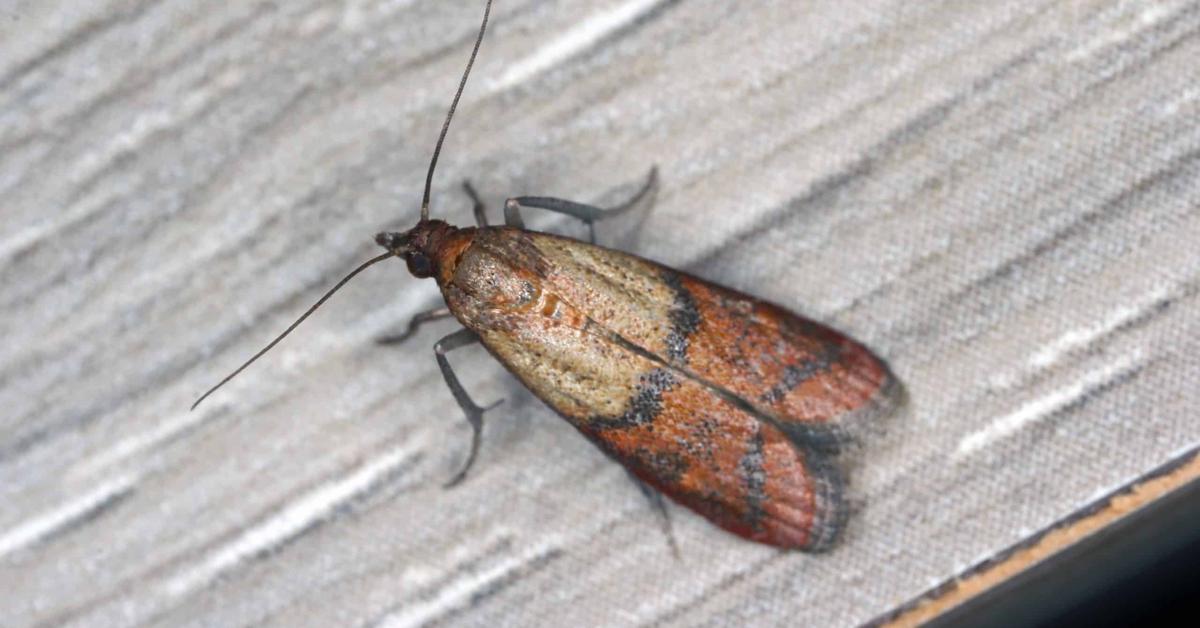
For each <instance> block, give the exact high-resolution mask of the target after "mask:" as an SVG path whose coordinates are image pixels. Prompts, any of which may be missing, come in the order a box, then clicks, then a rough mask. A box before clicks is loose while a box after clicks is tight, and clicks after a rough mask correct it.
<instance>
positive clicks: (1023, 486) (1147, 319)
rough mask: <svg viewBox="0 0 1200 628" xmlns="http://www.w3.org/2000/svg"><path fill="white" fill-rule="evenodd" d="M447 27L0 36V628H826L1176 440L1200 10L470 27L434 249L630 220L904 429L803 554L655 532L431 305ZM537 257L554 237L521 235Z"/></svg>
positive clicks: (1192, 337) (1188, 421)
mask: <svg viewBox="0 0 1200 628" xmlns="http://www.w3.org/2000/svg"><path fill="white" fill-rule="evenodd" d="M481 13H482V5H481V4H480V3H477V2H445V1H441V2H435V1H432V0H391V1H384V0H380V1H377V2H376V1H369V0H367V1H359V0H352V1H348V2H340V3H339V2H312V1H299V2H287V3H269V2H237V3H227V4H223V5H219V6H218V5H213V4H200V3H194V2H186V1H182V0H138V1H119V0H108V1H102V2H91V3H76V2H65V1H56V0H46V1H39V2H27V1H20V0H18V1H17V2H15V3H14V2H9V3H6V4H3V5H0V198H2V199H3V201H2V202H0V260H2V262H0V283H2V285H3V286H4V289H3V291H2V292H0V337H2V338H3V339H4V342H3V343H0V408H2V410H0V491H2V494H0V497H2V500H0V624H2V625H4V626H35V625H79V626H96V625H114V626H127V625H146V624H152V625H163V626H181V625H222V626H241V625H279V626H302V625H312V626H328V625H347V626H359V625H386V626H413V625H426V624H436V625H481V626H482V625H487V626H495V625H537V624H546V625H551V624H557V625H589V624H603V625H648V624H657V625H714V626H716V625H745V624H746V623H747V622H753V623H755V624H760V625H794V624H796V623H798V622H801V621H803V622H805V623H811V624H813V625H853V624H856V623H860V622H864V621H869V620H871V619H873V618H879V617H885V616H887V614H888V613H889V612H890V611H892V610H894V609H896V608H898V607H901V606H902V605H904V604H905V603H907V602H910V601H911V600H914V599H916V598H917V597H918V596H920V595H922V593H924V592H926V591H928V590H930V589H934V588H936V587H937V586H938V585H939V583H943V582H946V581H947V580H949V579H951V578H953V577H954V576H955V575H956V574H960V573H964V572H967V571H969V570H970V569H971V567H972V566H973V565H977V564H979V563H980V562H981V561H986V560H987V559H988V558H989V557H992V556H994V555H996V554H997V553H998V552H1002V551H1004V550H1005V549H1006V548H1011V547H1013V546H1014V545H1015V544H1018V543H1020V542H1021V541H1022V539H1027V538H1030V537H1031V535H1034V534H1035V533H1036V532H1037V531H1039V530H1045V529H1047V528H1048V527H1050V526H1053V525H1054V524H1055V522H1057V521H1060V520H1062V519H1063V518H1065V517H1068V516H1070V515H1071V513H1073V512H1076V511H1078V510H1079V509H1080V508H1083V507H1085V506H1086V505H1088V504H1091V503H1093V502H1094V500H1095V499H1096V498H1097V496H1101V495H1106V494H1109V493H1111V492H1112V491H1113V490H1115V489H1116V488H1118V487H1121V486H1124V485H1126V484H1127V483H1129V482H1131V481H1133V480H1134V479H1135V478H1138V477H1141V476H1143V475H1144V474H1145V473H1147V472H1148V471H1150V470H1151V469H1155V468H1159V467H1161V466H1162V465H1164V464H1167V463H1168V462H1169V461H1171V460H1173V459H1176V458H1177V457H1179V456H1181V455H1183V454H1184V453H1185V452H1188V451H1190V450H1191V449H1192V448H1194V447H1195V446H1196V445H1197V444H1198V443H1200V422H1197V421H1196V419H1195V409H1196V408H1197V405H1198V404H1197V401H1198V399H1197V397H1198V396H1200V390H1198V389H1197V388H1196V387H1195V386H1194V382H1195V381H1196V379H1197V375H1200V362H1198V360H1197V358H1196V357H1195V356H1197V355H1200V352H1198V350H1200V346H1198V345H1200V333H1198V332H1200V329H1198V327H1200V316H1197V310H1198V308H1197V297H1196V292H1197V285H1198V284H1197V282H1198V281H1200V279H1198V278H1200V256H1198V255H1197V254H1196V243H1197V242H1200V130H1198V127H1200V125H1198V124H1197V122H1198V120H1200V89H1198V88H1197V87H1196V86H1197V85H1200V63H1197V61H1196V60H1197V59H1200V37H1197V35H1198V34H1200V2H1195V1H1173V2H1172V1H1167V2H1117V1H1114V0H1096V1H1085V0H1078V1H1071V2H1058V1H1043V2H1035V1H1028V2H1025V1H1004V2H996V3H978V2H948V1H943V2H920V3H913V2H903V1H901V0H874V1H869V2H854V3H835V2H810V1H804V2H796V1H794V0H780V1H778V2H755V3H729V2H718V1H716V0H711V1H706V0H686V1H683V0H674V1H671V0H601V1H593V2H583V1H582V0H548V1H514V2H509V1H506V0H498V4H497V6H496V9H495V15H494V24H493V28H492V30H491V31H490V32H489V35H488V38H487V40H486V41H485V42H484V46H483V49H482V52H481V57H480V60H479V62H478V63H477V65H476V70H475V72H476V73H475V74H474V77H473V80H472V82H471V84H470V85H469V87H468V90H467V92H466V94H465V96H464V98H463V102H462V104H461V105H460V110H459V116H458V118H457V119H456V121H455V124H454V126H453V127H452V129H451V133H450V137H449V140H448V142H447V145H446V152H445V153H444V154H443V157H442V160H441V165H440V166H439V172H438V176H437V179H436V181H435V190H434V198H433V207H434V215H435V216H438V217H443V218H445V219H447V220H450V221H452V222H456V223H460V224H461V223H467V222H469V221H470V220H471V215H470V208H469V202H468V201H467V199H466V198H465V197H464V195H463V194H462V193H461V191H460V189H459V187H458V184H459V182H460V181H461V180H462V179H463V178H464V177H470V178H471V180H472V182H473V183H474V184H475V186H476V187H477V188H478V189H479V190H480V191H481V192H482V193H483V195H484V196H485V198H486V199H487V200H488V202H489V204H490V206H491V216H492V217H493V220H494V221H498V220H499V217H500V211H499V208H500V206H501V203H502V202H503V199H504V198H505V197H506V196H514V195H520V194H541V195H555V196H563V197H568V198H574V199H577V200H581V201H585V202H595V203H601V204H603V203H607V202H612V201H614V200H616V199H619V198H621V197H623V196H624V195H625V194H627V193H629V191H631V190H632V189H633V188H634V187H635V186H636V185H637V182H639V181H640V180H641V178H642V177H643V176H644V175H645V174H646V172H647V171H648V170H649V169H650V167H651V166H653V165H655V164H657V165H658V166H659V167H660V172H661V180H662V189H661V190H660V192H659V194H658V196H657V199H656V201H655V204H654V206H653V207H652V208H650V209H648V210H646V211H644V212H641V213H639V214H637V215H634V216H628V217H624V218H622V219H621V220H620V221H618V222H617V223H616V224H612V225H605V226H602V227H601V228H600V229H599V232H600V239H601V242H602V243H605V244H607V245H610V246H614V247H619V248H621V249H623V250H628V251H631V252H634V253H637V254H640V255H643V256H646V257H650V258H652V259H655V260H658V261H661V262H664V263H668V264H671V265H674V266H677V267H681V268H685V269H687V270H690V271H692V272H694V273H697V274H700V275H702V276H704V277H706V278H709V279H712V280H716V281H719V282H722V283H725V284H728V285H731V286H733V287H735V288H738V289H742V290H745V291H747V292H750V293H753V294H756V295H759V296H762V297H764V298H768V299H771V300H774V301H776V302H778V303H781V304H783V305H785V306H787V307H790V308H792V309H795V310H797V311H800V312H802V313H805V314H808V315H811V316H814V317H817V318H820V319H822V320H825V321H828V322H831V323H833V324H835V325H837V326H838V327H840V328H842V329H844V330H846V331H847V332H849V333H851V334H853V335H854V336H855V337H857V338H859V339H861V340H863V341H864V342H866V343H867V344H869V345H870V346H872V347H873V348H874V349H876V350H877V351H878V352H879V353H881V354H882V355H884V356H886V357H887V358H889V359H890V361H891V363H892V366H893V368H894V370H895V371H896V373H897V375H898V376H899V377H900V378H901V379H902V380H903V381H904V382H905V383H906V385H907V387H908V390H909V395H910V400H911V403H910V407H909V408H908V410H907V411H906V412H905V413H902V414H900V415H898V416H896V417H894V418H893V419H891V420H890V421H889V422H888V423H887V424H886V425H885V426H884V428H885V429H884V430H883V431H882V432H881V433H879V434H874V435H871V436H870V437H869V438H867V439H865V440H866V441H867V442H865V443H864V447H863V449H862V451H861V452H859V454H858V455H856V456H855V457H856V460H854V461H851V462H854V463H855V467H854V472H853V475H852V498H853V504H854V513H853V518H852V519H851V523H850V526H849V529H848V531H847V534H846V537H845V538H844V540H843V543H842V544H841V546H839V547H838V548H837V549H836V550H835V551H833V552H831V553H829V554H826V555H821V556H817V557H814V556H809V555H804V554H796V553H780V552H776V551H774V550H771V549H769V548H765V547H761V546H756V545H753V544H749V543H746V542H744V541H741V540H739V539H737V538H734V537H731V536H729V535H727V534H724V533H722V532H721V531H719V530H717V529H716V528H714V527H712V526H711V525H709V524H707V523H706V522H705V521H703V520H702V519H700V518H699V517H697V516H694V515H692V514H691V513H689V512H687V511H685V510H683V509H680V508H674V509H673V510H672V514H673V517H674V528H675V534H676V536H677V538H678V542H679V546H680V549H681V552H682V557H681V559H678V560H677V559H675V558H674V557H673V556H672V555H671V552H670V550H669V547H668V545H667V543H666V541H665V539H664V537H663V535H662V533H661V531H660V527H659V522H658V520H657V519H656V516H655V513H654V512H653V511H652V510H651V509H650V508H649V507H648V506H647V505H646V503H645V500H644V499H643V497H642V495H641V494H640V493H639V492H638V490H637V488H635V487H634V486H633V485H632V484H631V483H630V482H629V481H628V479H627V478H626V476H625V474H624V472H623V471H622V470H621V469H620V468H619V467H617V466H615V465H614V464H612V463H611V462H609V461H608V460H606V459H605V458H604V456H603V455H602V454H601V453H600V452H598V451H597V450H595V449H594V448H593V447H592V446H590V445H589V444H588V443H587V442H585V441H584V440H583V439H582V438H581V437H580V436H579V435H578V434H577V433H575V432H574V430H573V429H572V428H570V427H569V426H568V425H567V424H566V423H564V422H563V421H561V420H560V419H559V418H557V417H556V416H555V415H553V413H551V412H550V411H549V410H547V409H546V408H545V407H543V406H542V405H540V404H539V403H538V402H536V400H533V399H532V397H531V396H530V395H529V394H528V393H526V392H524V391H523V390H521V388H520V387H519V385H518V384H517V383H516V382H515V380H513V379H512V378H511V376H509V375H507V374H506V373H504V372H503V370H502V369H501V368H500V367H499V366H498V365H496V364H495V363H494V362H492V361H491V360H489V359H488V358H487V356H486V354H484V353H483V352H482V351H472V350H464V351H462V352H458V353H456V354H454V355H453V356H452V358H451V360H452V361H453V362H454V364H455V365H456V367H457V368H458V369H459V371H460V374H461V375H462V377H463V379H464V380H465V382H466V383H467V386H468V387H469V389H470V390H471V392H472V394H473V395H474V396H475V398H476V399H478V400H480V401H485V402H486V401H491V400H494V399H498V398H501V397H504V398H506V400H507V401H506V403H505V404H504V405H503V406H501V407H500V408H498V409H497V410H496V411H494V412H493V413H492V414H491V415H489V422H488V423H487V426H486V428H485V432H484V444H483V449H482V452H481V455H480V458H479V460H478V462H477V464H476V467H475V469H474V471H473V474H472V476H471V477H470V478H468V480H467V481H466V483H464V484H463V485H462V486H461V487H459V488H457V489H454V490H451V491H444V490H442V489H441V488H440V486H441V483H442V482H443V481H444V480H446V479H447V478H449V477H450V476H451V475H452V474H453V473H454V471H455V470H456V469H457V466H458V464H459V463H460V462H461V460H462V458H463V456H464V455H465V453H466V449H467V444H468V439H469V431H468V429H467V426H466V424H465V422H464V421H463V419H462V417H461V415H460V413H459V411H458V410H457V408H456V407H455V406H454V404H453V401H452V399H451V397H450V394H449V393H448V391H447V390H446V389H445V387H444V384H443V382H442V381H441V377H440V375H439V374H438V372H437V369H436V367H435V365H434V361H433V355H432V351H431V347H432V344H433V342H435V341H436V339H437V338H439V337H440V336H442V335H444V334H447V333H449V332H450V331H452V330H453V329H454V328H455V325H454V324H453V323H443V324H440V325H437V326H434V327H432V328H430V329H426V330H424V331H422V332H421V333H420V334H419V335H418V336H417V337H415V338H414V339H413V341H412V343H411V344H410V345H408V346H405V347H402V348H384V347H379V346H376V345H375V344H374V343H373V342H372V341H373V339H374V338H376V337H378V336H381V335H384V334H386V333H389V332H392V331H395V330H397V329H400V328H402V327H403V325H404V324H405V323H406V322H407V320H408V319H409V317H411V316H412V315H413V314H414V313H415V312H417V311H420V310H423V309H427V308H428V307H431V306H433V305H434V304H436V303H437V301H436V290H435V287H434V286H433V285H432V283H430V282H419V281H417V280H415V279H413V278H411V277H409V276H408V275H407V273H406V272H405V271H404V269H403V267H402V266H401V265H399V264H385V265H382V266H381V267H376V268H373V269H371V270H370V271H369V272H367V273H364V274H363V275H362V276H361V277H360V278H358V279H357V280H356V281H355V282H353V283H352V284H350V285H349V286H348V287H347V288H346V289H345V290H344V291H343V292H342V293H340V294H339V295H338V296H337V297H336V298H335V299H334V300H333V301H331V302H330V303H329V304H328V306H327V307H325V308H324V309H323V310H322V311H321V312H320V313H319V314H318V315H316V316H315V317H314V318H313V319H312V320H311V321H309V322H308V323H306V324H305V325H304V326H303V327H301V328H300V330H299V331H298V332H297V334H296V335H295V336H293V337H292V338H289V339H288V340H287V341H286V342H285V343H284V344H283V345H281V346H280V347H279V348H278V350H276V351H275V352H274V353H273V354H271V355H269V356H268V357H267V358H266V359H265V360H264V361H262V362H260V363H259V364H257V365H255V366H254V367H253V368H252V369H251V370H249V371H247V372H246V373H245V374H244V376H243V377H241V378H240V379H238V380H236V381H235V382H234V383H233V384H231V385H230V386H229V387H228V388H227V389H225V390H224V391H222V392H221V393H219V394H218V395H216V396H214V397H213V398H212V399H210V401H209V402H206V405H205V406H202V407H201V409H199V410H197V411H196V412H190V413H189V412H188V411H187V407H188V406H189V405H190V404H191V402H192V401H193V400H194V399H195V397H196V395H197V394H198V393H199V392H201V391H202V390H203V389H204V388H206V387H207V386H208V385H210V384H211V383H213V382H214V381H216V380H217V379H219V378H220V377H221V376H222V375H224V374H225V373H226V372H228V371H229V370H230V369H232V368H233V367H235V366H236V365H237V364H239V363H240V362H241V361H242V360H243V359H245V358H246V357H247V356H249V355H250V354H251V353H253V351H255V350H257V349H258V348H259V347H260V346H261V345H262V344H264V343H265V342H266V341H268V340H269V339H270V338H271V337H272V336H273V335H274V334H275V333H277V332H278V331H280V330H281V329H282V328H283V327H285V326H286V325H287V324H288V323H289V322H290V321H291V320H292V319H293V318H294V317H295V316H297V315H298V314H299V313H300V312H302V311H303V310H304V308H305V307H307V306H308V305H309V304H310V303H311V302H312V301H314V300H315V299H316V298H317V297H318V296H319V295H320V293H321V292H322V291H323V290H324V289H325V288H326V287H328V286H329V285H331V284H332V283H333V282H335V281H336V280H337V279H338V278H339V277H340V276H342V275H343V274H344V273H345V272H347V271H348V270H350V269H351V268H353V266H354V265H355V264H357V263H358V262H360V261H362V260H365V259H367V258H368V257H369V256H371V255H374V254H376V252H377V251H378V249H377V247H375V245H374V244H373V243H372V241H371V237H372V235H373V234H374V233H375V232H376V231H379V230H382V229H388V228H407V227H408V226H410V225H411V224H412V223H413V222H414V220H415V217H416V214H417V207H418V205H419V202H420V193H421V185H422V183H423V180H424V174H425V166H426V164H427V161H428V159H429V154H430V151H431V149H432V145H433V141H434V139H435V137H436V133H437V129H438V125H439V124H440V122H441V117H442V115H443V113H444V110H445V107H446V105H447V103H448V100H449V98H450V96H451V94H452V92H453V88H454V86H455V84H456V82H457V80H458V76H459V73H460V71H461V68H462V65H463V64H464V62H465V60H466V55H467V53H468V51H469V46H470V40H471V38H472V37H473V36H474V33H475V29H476V28H477V26H478V19H479V17H480V15H481ZM530 223H531V226H532V227H533V228H538V229H546V230H551V231H555V232H560V233H571V234H575V235H581V234H582V233H583V231H582V230H581V229H579V228H578V226H577V225H572V224H570V223H569V222H567V221H564V220H558V219H555V218H552V217H549V216H536V217H532V220H531V221H530Z"/></svg>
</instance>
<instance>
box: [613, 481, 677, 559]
mask: <svg viewBox="0 0 1200 628" xmlns="http://www.w3.org/2000/svg"><path fill="white" fill-rule="evenodd" d="M625 472H626V473H628V474H629V479H631V480H633V483H634V484H637V487H638V489H639V490H641V491H642V495H644V496H645V497H646V500H647V501H649V502H650V507H651V508H653V509H654V510H656V511H657V512H658V518H659V521H660V522H661V523H662V529H663V534H665V535H666V536H667V545H668V546H670V548H671V553H672V554H674V555H675V559H676V560H679V559H680V554H679V544H678V543H676V542H675V530H674V528H673V527H672V526H671V513H670V511H668V510H667V502H666V500H664V499H663V495H662V493H660V492H658V491H656V490H654V488H653V487H651V486H650V485H649V484H646V483H645V482H643V481H642V480H641V479H640V478H638V476H636V475H634V474H633V472H632V471H630V470H628V469H626V470H625Z"/></svg>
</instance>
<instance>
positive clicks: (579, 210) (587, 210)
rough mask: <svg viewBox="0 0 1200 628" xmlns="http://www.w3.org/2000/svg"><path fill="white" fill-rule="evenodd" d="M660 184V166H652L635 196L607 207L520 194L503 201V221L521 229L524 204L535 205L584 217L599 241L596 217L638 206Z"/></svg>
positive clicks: (590, 236)
mask: <svg viewBox="0 0 1200 628" xmlns="http://www.w3.org/2000/svg"><path fill="white" fill-rule="evenodd" d="M657 186H658V167H657V166H655V167H653V168H651V169H650V174H649V176H647V177H646V183H645V184H643V185H642V188H641V189H640V190H638V192H637V194H634V195H633V198H630V199H629V200H627V201H625V202H624V203H621V204H620V205H617V206H616V207H610V208H608V209H602V208H599V207H595V206H593V205H585V204H583V203H576V202H575V201H568V200H564V199H561V198H552V197H549V196H518V197H516V198H510V199H508V200H507V201H505V202H504V224H506V225H508V226H510V227H516V228H518V229H524V228H525V221H523V220H521V208H522V207H535V208H537V209H544V210H547V211H552V212H557V213H559V214H566V215H568V216H571V217H573V218H578V219H579V220H582V221H583V222H584V224H586V225H587V226H588V240H589V241H590V242H591V243H592V244H595V243H596V221H598V220H604V219H605V218H612V217H613V216H618V215H620V214H622V213H624V212H626V211H628V210H629V209H630V208H632V207H634V206H636V205H637V204H638V203H640V202H641V200H642V199H643V198H645V197H646V196H647V195H649V194H650V193H651V192H653V191H654V189H655V188H656V187H657Z"/></svg>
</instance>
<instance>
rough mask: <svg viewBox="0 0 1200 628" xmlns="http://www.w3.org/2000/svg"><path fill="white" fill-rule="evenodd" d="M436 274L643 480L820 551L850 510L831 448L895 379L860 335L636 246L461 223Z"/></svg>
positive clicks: (524, 375) (500, 349)
mask: <svg viewBox="0 0 1200 628" xmlns="http://www.w3.org/2000/svg"><path fill="white" fill-rule="evenodd" d="M454 238H456V241H455V242H452V243H448V244H447V246H446V251H447V252H448V253H447V254H446V255H445V256H444V257H443V261H442V263H441V264H440V270H439V276H438V283H439V285H440V286H441V287H442V291H443V294H444V296H445V298H446V303H447V304H448V305H449V306H450V308H451V310H452V311H453V312H454V313H455V315H456V316H457V317H458V318H459V320H460V321H461V322H462V323H463V324H464V325H466V326H467V327H469V328H470V329H472V330H474V331H476V332H477V333H478V334H479V335H480V337H481V339H482V341H483V343H484V345H485V346H486V347H487V348H488V350H489V351H491V352H492V353H493V354H494V355H495V356H496V357H497V358H498V359H499V360H501V361H502V362H503V363H504V364H505V365H506V366H507V367H508V368H509V369H510V370H511V371H512V372H513V373H514V374H516V375H517V377H518V378H520V379H521V381H522V382H524V384H525V385H526V386H528V387H529V389H530V390H532V391H533V392H534V394H536V395H537V396H538V397H539V398H541V399H542V400H543V401H545V402H546V403H547V404H549V405H550V406H551V407H553V408H554V409H555V410H557V411H558V412H559V413H560V414H562V415H563V416H564V417H566V418H567V419H568V420H569V421H570V422H571V423H572V424H573V425H575V427H577V428H578V429H579V430H580V431H581V432H583V433H584V434H586V435H587V436H588V437H589V438H591V439H592V440H593V441H594V442H595V443H596V444H597V445H599V446H600V447H601V448H602V449H604V450H605V451H607V452H608V453H610V454H612V455H613V456H615V457H616V458H617V459H618V460H620V461H621V462H622V463H623V464H625V465H626V466H627V467H628V468H629V469H630V470H632V471H633V472H634V473H635V474H636V475H637V476H638V477H640V478H642V479H643V480H644V481H646V482H647V483H649V484H651V485H652V486H654V487H656V488H658V489H659V490H661V491H662V492H663V493H665V494H667V495H668V496H670V497H671V498H672V499H674V500H675V501H677V502H679V503H681V504H683V505H685V506H688V507H689V508H692V509H693V510H695V511H697V512H699V513H700V514H702V515H704V516H705V517H707V518H709V519H710V520H712V521H713V522H714V523H716V524H717V525H720V526H721V527H723V528H725V529H727V530H730V531H732V532H734V533H737V534H739V535H742V536H744V537H747V538H750V539H753V540H756V541H760V542H764V543H769V544H772V545H777V546H780V547H790V548H800V549H806V550H810V551H817V550H822V549H826V548H828V547H829V546H830V545H831V544H832V542H833V541H834V540H835V539H836V537H837V535H838V533H839V531H840V528H841V526H842V522H843V520H844V516H843V510H844V508H843V505H842V495H841V490H840V486H841V483H840V479H839V478H840V476H839V473H838V471H837V469H836V467H835V466H834V465H833V464H832V462H831V460H830V459H829V456H828V455H827V450H828V449H829V446H830V445H831V444H834V443H836V441H837V434H836V429H835V428H836V426H838V425H840V424H841V423H842V422H843V421H844V420H845V419H846V418H847V417H853V416H855V415H861V414H862V413H863V412H864V411H866V410H868V409H870V408H874V407H877V406H879V405H881V403H880V402H881V400H882V399H885V398H887V397H888V391H889V390H890V388H891V383H892V381H893V380H892V378H891V376H890V375H889V373H888V371H887V368H886V366H885V365H884V364H883V362H882V361H880V360H879V359H878V358H876V357H875V356H873V355H872V354H871V353H870V352H869V351H867V350H866V349H865V348H863V347H862V346H861V345H859V344H858V343H856V342H854V341H852V340H850V339H849V338H847V337H845V336H843V335H842V334H839V333H837V332H835V331H833V330H831V329H829V328H827V327H824V326H822V325H819V324H817V323H815V322H812V321H809V320H807V319H804V318H801V317H798V316H796V315H794V314H791V313H789V312H787V311H786V310H783V309H781V308H778V307H776V306H773V305H770V304H767V303H763V302H761V301H757V300H755V299H753V298H751V297H748V296H746V295H743V294H740V293H738V292H736V291H733V290H729V289H726V288H722V287H719V286H716V285H713V284H710V283H707V282H704V281H702V280H699V279H696V278H693V277H690V276H687V275H684V274H681V273H678V272H677V271H673V270H670V269H667V268H665V267H663V266H660V265H658V264H655V263H653V262H649V261H646V260H643V259H641V258H638V257H636V256H633V255H629V254H626V253H622V252H619V251H613V250H610V249H605V248H603V247H598V246H593V245H589V244H585V243H582V242H579V241H575V240H570V239H567V238H561V237H557V236H552V235H547V234H540V233H532V232H527V231H521V230H517V229H511V228H507V227H494V228H484V229H479V230H463V231H461V232H458V233H457V234H456V235H455V236H454Z"/></svg>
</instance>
